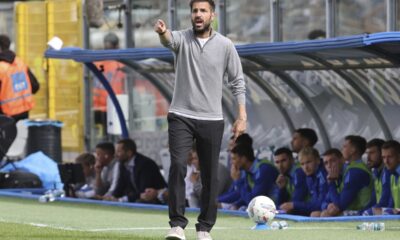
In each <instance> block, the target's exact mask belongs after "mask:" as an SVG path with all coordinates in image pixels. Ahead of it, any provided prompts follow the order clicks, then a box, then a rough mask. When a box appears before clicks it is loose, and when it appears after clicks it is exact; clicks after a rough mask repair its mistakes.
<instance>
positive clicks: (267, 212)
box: [247, 196, 276, 223]
mask: <svg viewBox="0 0 400 240" xmlns="http://www.w3.org/2000/svg"><path fill="white" fill-rule="evenodd" d="M247 213H248V214H249V217H250V219H251V220H253V221H254V222H255V223H269V222H271V221H272V219H274V217H275V214H276V207H275V203H274V201H272V200H271V199H270V198H269V197H266V196H258V197H255V198H253V199H252V200H251V201H250V203H249V206H248V207H247Z"/></svg>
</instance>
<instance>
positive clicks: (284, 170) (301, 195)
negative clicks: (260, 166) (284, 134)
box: [274, 147, 308, 206]
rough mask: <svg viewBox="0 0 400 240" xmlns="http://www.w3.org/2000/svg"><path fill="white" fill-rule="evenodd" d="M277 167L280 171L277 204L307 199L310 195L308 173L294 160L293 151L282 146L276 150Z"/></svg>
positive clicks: (277, 179) (277, 181) (277, 180)
mask: <svg viewBox="0 0 400 240" xmlns="http://www.w3.org/2000/svg"><path fill="white" fill-rule="evenodd" d="M274 162H275V167H276V168H277V169H278V171H279V175H278V177H277V178H276V181H275V182H276V185H277V186H278V188H279V194H278V200H277V205H278V206H279V205H281V204H282V203H284V202H291V201H305V200H306V198H307V196H308V190H307V183H306V181H305V179H306V175H305V173H304V171H303V170H302V169H301V167H300V165H299V164H296V163H295V162H294V158H293V154H292V151H291V150H290V149H289V148H286V147H282V148H279V149H277V150H276V151H275V152H274Z"/></svg>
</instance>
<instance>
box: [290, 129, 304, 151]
mask: <svg viewBox="0 0 400 240" xmlns="http://www.w3.org/2000/svg"><path fill="white" fill-rule="evenodd" d="M291 144H292V150H293V152H296V153H298V152H300V150H301V149H302V148H303V147H304V139H303V137H301V135H300V134H299V133H297V132H295V133H294V134H293V136H292V142H291Z"/></svg>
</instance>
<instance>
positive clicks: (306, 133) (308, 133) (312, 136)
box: [294, 128, 318, 146]
mask: <svg viewBox="0 0 400 240" xmlns="http://www.w3.org/2000/svg"><path fill="white" fill-rule="evenodd" d="M294 132H296V133H298V134H300V136H301V137H303V138H305V139H307V140H308V141H309V142H310V144H311V146H314V145H315V144H316V143H317V142H318V136H317V133H316V132H315V131H314V129H311V128H298V129H296V130H295V131H294Z"/></svg>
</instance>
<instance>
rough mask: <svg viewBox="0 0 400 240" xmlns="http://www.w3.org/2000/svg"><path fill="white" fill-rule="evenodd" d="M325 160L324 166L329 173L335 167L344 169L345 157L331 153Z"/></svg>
mask: <svg viewBox="0 0 400 240" xmlns="http://www.w3.org/2000/svg"><path fill="white" fill-rule="evenodd" d="M323 161H324V166H325V169H326V171H327V172H328V173H329V172H331V171H332V169H333V168H335V167H336V168H337V169H339V172H340V171H341V169H342V166H343V159H340V158H338V157H337V156H336V155H334V154H330V155H326V156H324V158H323Z"/></svg>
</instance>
